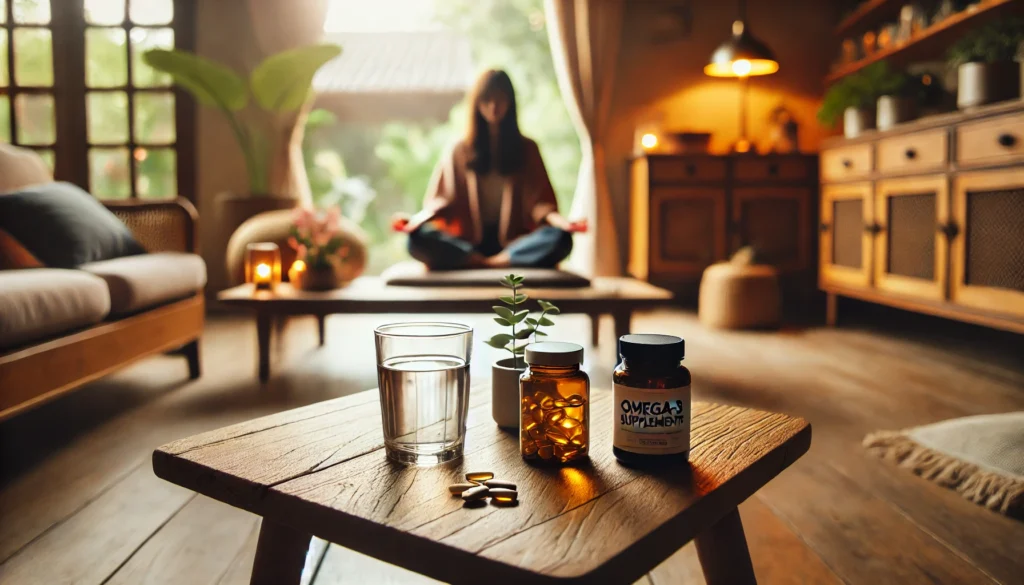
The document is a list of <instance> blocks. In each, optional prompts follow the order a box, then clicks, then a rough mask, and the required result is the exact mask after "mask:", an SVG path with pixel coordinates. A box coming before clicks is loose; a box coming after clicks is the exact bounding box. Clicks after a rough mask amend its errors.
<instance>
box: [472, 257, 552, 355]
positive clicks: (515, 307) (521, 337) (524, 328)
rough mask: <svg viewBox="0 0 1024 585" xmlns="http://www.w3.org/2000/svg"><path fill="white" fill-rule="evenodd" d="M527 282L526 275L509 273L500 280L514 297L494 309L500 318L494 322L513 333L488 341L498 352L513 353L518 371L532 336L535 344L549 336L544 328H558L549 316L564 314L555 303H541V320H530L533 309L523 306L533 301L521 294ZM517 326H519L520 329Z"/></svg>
mask: <svg viewBox="0 0 1024 585" xmlns="http://www.w3.org/2000/svg"><path fill="white" fill-rule="evenodd" d="M525 280H526V277H524V276H520V275H518V274H509V275H508V276H505V277H504V278H502V279H501V280H500V281H499V282H500V283H501V285H502V286H504V287H505V288H509V289H512V294H511V295H508V296H505V295H502V296H500V297H498V300H500V301H501V302H502V303H504V304H505V306H499V305H496V306H494V307H491V308H492V309H494V313H495V314H496V315H497V317H495V318H494V321H495V322H496V323H497V324H498V325H502V326H504V327H509V328H510V329H511V333H498V334H497V335H495V336H493V337H491V338H490V339H488V340H487V341H486V342H485V343H486V344H487V345H489V346H491V347H493V348H495V349H503V350H505V351H507V352H509V353H511V354H512V363H513V367H515V368H518V367H519V356H521V355H523V353H525V352H526V346H527V342H528V341H529V339H530V337H531V336H532V337H533V341H535V342H536V341H537V338H538V337H542V336H544V335H547V334H546V333H544V332H543V331H541V330H540V328H541V327H551V326H552V325H554V324H555V323H554V321H552V320H551V319H548V316H549V315H557V314H559V313H560V312H561V311H559V309H558V307H556V306H555V305H553V304H552V303H549V302H548V301H542V300H538V301H537V305H538V306H540V314H539V315H538V316H537V317H530V316H529V315H530V310H529V309H522V308H521V307H522V306H523V303H525V302H526V301H527V300H528V299H529V298H530V297H528V296H526V295H525V294H523V293H521V292H519V291H520V289H521V288H522V286H523V282H524V281H525ZM517 325H518V326H519V327H518V328H517Z"/></svg>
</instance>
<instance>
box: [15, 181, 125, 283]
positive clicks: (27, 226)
mask: <svg viewBox="0 0 1024 585" xmlns="http://www.w3.org/2000/svg"><path fill="white" fill-rule="evenodd" d="M0 229H2V230H4V231H6V232H7V233H8V234H10V235H11V236H13V237H14V239H15V240H17V241H18V242H20V243H21V245H22V246H24V247H25V249H26V250H28V251H29V252H31V253H32V255H33V256H35V257H36V258H38V259H39V261H40V262H42V263H43V264H45V265H46V266H49V267H51V268H76V267H78V266H79V265H81V264H85V263H86V262H97V261H99V260H109V259H111V258H120V257H122V256H129V255H132V254H142V253H143V252H145V250H144V249H143V248H142V246H141V245H140V244H139V243H138V242H137V241H135V238H134V237H133V236H132V232H131V230H129V229H128V226H126V225H124V224H123V223H122V222H121V220H119V219H117V217H116V216H115V215H114V214H113V213H111V212H110V211H109V210H107V208H106V207H104V206H103V204H102V203H100V202H99V201H97V200H96V198H95V197H93V196H92V195H90V194H88V193H86V192H85V191H83V190H81V189H79V188H78V187H76V186H75V185H72V184H71V183H46V184H44V185H35V186H32V187H25V188H24V189H21V190H18V191H14V192H11V193H7V194H4V195H0Z"/></svg>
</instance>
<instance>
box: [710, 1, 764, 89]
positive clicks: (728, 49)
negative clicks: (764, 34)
mask: <svg viewBox="0 0 1024 585" xmlns="http://www.w3.org/2000/svg"><path fill="white" fill-rule="evenodd" d="M739 16H740V18H739V20H737V21H736V22H734V23H732V36H731V37H729V39H728V40H726V41H725V42H724V43H722V44H721V45H719V46H718V48H717V49H715V52H714V53H712V54H711V60H710V61H709V62H708V64H707V65H705V66H704V74H705V75H710V76H711V77H751V76H754V75H769V74H772V73H775V72H776V71H778V70H779V62H778V61H776V60H775V53H773V52H772V50H771V49H769V48H768V45H766V44H764V43H763V42H761V40H760V39H758V38H757V37H755V36H754V35H753V34H751V33H750V29H749V27H748V26H747V23H746V19H747V3H746V1H745V0H740V15H739Z"/></svg>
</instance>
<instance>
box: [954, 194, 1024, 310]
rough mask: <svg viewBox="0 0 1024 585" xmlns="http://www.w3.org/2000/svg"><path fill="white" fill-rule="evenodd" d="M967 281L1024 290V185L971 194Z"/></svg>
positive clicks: (968, 223)
mask: <svg viewBox="0 0 1024 585" xmlns="http://www.w3.org/2000/svg"><path fill="white" fill-rule="evenodd" d="M966 228H967V234H966V238H967V258H966V267H967V274H966V282H967V284H969V285H974V286H988V287H995V288H1007V289H1012V290H1018V291H1024V188H1017V189H1003V190H999V191H977V192H969V193H968V194H967V225H966Z"/></svg>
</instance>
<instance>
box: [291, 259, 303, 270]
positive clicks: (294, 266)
mask: <svg viewBox="0 0 1024 585" xmlns="http://www.w3.org/2000/svg"><path fill="white" fill-rule="evenodd" d="M305 269H306V263H305V262H303V261H302V260H296V261H295V262H292V270H294V271H295V272H302V271H303V270H305Z"/></svg>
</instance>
